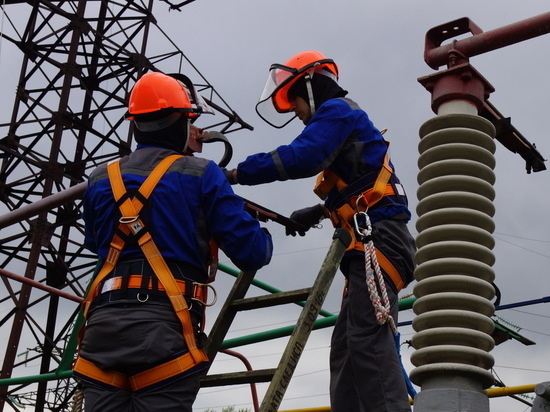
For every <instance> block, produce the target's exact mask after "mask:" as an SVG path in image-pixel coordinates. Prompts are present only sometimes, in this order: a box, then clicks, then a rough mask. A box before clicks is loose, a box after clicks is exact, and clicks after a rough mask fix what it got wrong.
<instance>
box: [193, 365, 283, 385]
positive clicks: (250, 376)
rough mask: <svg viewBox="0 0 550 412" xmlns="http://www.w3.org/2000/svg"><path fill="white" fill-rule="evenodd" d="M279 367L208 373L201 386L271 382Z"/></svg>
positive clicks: (202, 379)
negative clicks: (216, 373)
mask: <svg viewBox="0 0 550 412" xmlns="http://www.w3.org/2000/svg"><path fill="white" fill-rule="evenodd" d="M276 371H277V368H273V369H259V370H255V371H246V372H233V373H223V374H218V375H207V376H203V377H202V378H201V387H203V388H208V387H212V386H223V385H240V384H243V383H258V382H269V381H271V379H272V378H273V375H275V372H276Z"/></svg>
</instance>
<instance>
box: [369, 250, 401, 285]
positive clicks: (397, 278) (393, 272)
mask: <svg viewBox="0 0 550 412" xmlns="http://www.w3.org/2000/svg"><path fill="white" fill-rule="evenodd" d="M375 251H376V259H377V260H378V264H379V265H380V267H381V268H382V270H383V271H384V272H386V274H387V275H388V276H389V277H390V279H391V280H392V282H393V284H394V286H395V288H396V289H397V291H398V292H399V291H400V290H401V289H403V286H405V282H403V279H402V278H401V275H400V274H399V272H398V271H397V269H396V268H395V266H394V265H393V264H392V263H391V262H390V261H389V259H388V258H387V257H386V255H384V254H383V253H382V252H381V251H380V250H378V248H375Z"/></svg>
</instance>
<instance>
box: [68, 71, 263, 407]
mask: <svg viewBox="0 0 550 412" xmlns="http://www.w3.org/2000/svg"><path fill="white" fill-rule="evenodd" d="M201 100H202V99H201V98H200V96H199V95H197V94H196V93H195V90H194V87H193V84H192V83H191V81H190V80H189V79H188V78H187V77H185V76H183V75H181V74H177V75H166V74H163V73H159V72H150V73H146V74H144V75H143V76H142V77H141V78H140V79H139V80H138V81H137V82H136V84H135V85H134V87H133V89H132V91H131V93H130V98H129V105H128V112H127V114H126V117H127V119H129V120H131V121H132V122H133V126H134V135H135V139H136V141H137V148H136V150H134V151H133V152H132V153H130V154H129V155H127V156H124V157H122V158H121V159H119V160H117V161H114V162H110V163H109V164H106V165H101V166H99V167H98V168H97V169H95V170H94V171H93V172H92V174H91V176H90V178H89V181H88V186H87V189H86V193H85V196H84V210H83V218H84V223H85V246H86V247H87V248H88V249H89V250H90V251H92V252H93V253H96V254H97V255H98V258H99V265H98V270H97V272H96V273H95V274H94V278H93V280H92V284H91V285H90V287H89V289H88V293H87V295H86V298H85V301H84V305H83V312H84V315H85V317H86V324H85V328H84V330H83V331H82V332H83V338H82V340H81V342H80V345H79V346H80V348H79V356H78V358H77V360H76V362H75V365H74V367H73V369H74V375H75V377H77V378H78V379H79V380H80V381H81V382H82V385H83V387H84V395H85V397H84V406H85V410H86V411H87V412H93V411H100V412H111V411H112V412H120V411H133V412H150V411H159V410H163V411H181V412H191V411H192V404H193V402H194V400H195V398H196V395H197V392H198V390H199V379H200V372H201V371H205V370H206V368H208V366H209V360H208V357H207V356H206V353H205V352H204V348H203V346H204V343H205V340H206V336H205V334H204V333H203V329H204V311H205V308H206V306H207V305H208V304H209V303H212V301H213V299H214V296H212V290H211V289H212V288H211V285H210V284H209V282H210V281H211V280H212V279H211V276H212V275H213V273H212V272H211V270H210V269H211V268H212V264H214V265H215V264H216V261H215V257H216V254H215V250H216V249H217V246H219V248H220V249H222V250H223V252H224V253H225V254H226V256H227V257H228V258H229V259H231V261H232V262H233V263H234V264H235V265H236V266H237V267H239V268H240V269H241V270H246V271H249V270H257V269H259V268H261V267H262V266H264V265H266V264H268V263H269V261H270V259H271V255H272V248H273V245H272V241H271V236H270V235H269V233H268V232H267V231H265V230H262V228H261V227H260V225H259V223H258V221H257V220H255V219H253V218H252V216H250V214H249V213H248V212H246V211H245V209H244V202H243V200H242V199H241V198H240V197H238V196H237V195H235V193H234V192H233V190H232V188H231V186H230V185H229V183H228V182H227V179H226V178H225V176H224V174H223V172H222V170H221V169H220V168H219V167H218V165H217V164H216V163H214V162H213V161H210V160H207V159H201V158H199V157H195V156H190V155H188V154H189V152H188V150H187V146H188V143H189V139H190V138H193V136H195V135H196V134H197V133H199V132H200V131H199V130H198V128H195V127H193V126H192V125H191V122H192V121H194V120H196V119H197V117H198V116H200V115H201V113H203V112H204V111H205V109H204V105H203V104H202V103H201ZM195 137H196V136H195ZM215 245H216V246H215ZM208 291H209V293H210V294H211V295H210V298H208V297H207V292H208Z"/></svg>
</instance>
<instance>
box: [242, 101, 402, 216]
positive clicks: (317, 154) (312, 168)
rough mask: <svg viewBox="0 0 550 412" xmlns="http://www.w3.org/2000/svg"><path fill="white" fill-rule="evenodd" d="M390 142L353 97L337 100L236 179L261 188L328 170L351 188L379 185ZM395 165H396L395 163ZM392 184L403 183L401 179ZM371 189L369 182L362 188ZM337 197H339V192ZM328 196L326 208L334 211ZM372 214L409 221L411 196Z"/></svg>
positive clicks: (252, 159) (392, 199)
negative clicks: (359, 183)
mask: <svg viewBox="0 0 550 412" xmlns="http://www.w3.org/2000/svg"><path fill="white" fill-rule="evenodd" d="M386 151H387V144H386V142H385V140H384V138H383V136H382V134H381V133H380V131H379V130H378V129H377V128H375V127H374V125H373V123H372V122H371V120H370V119H369V117H368V115H367V113H365V111H363V110H361V108H360V107H359V106H358V105H357V104H356V103H355V102H354V101H352V100H351V99H348V98H334V99H329V100H327V101H325V102H324V103H323V104H321V105H320V106H319V108H318V109H317V111H316V112H315V114H314V115H313V117H312V118H311V120H310V122H309V123H308V124H307V126H306V127H305V128H304V130H303V131H302V133H301V134H300V135H299V136H298V137H296V138H295V139H294V140H293V141H292V142H291V143H290V144H288V145H283V146H279V147H278V148H276V149H275V150H273V151H272V152H269V153H258V154H255V155H251V156H249V157H248V158H247V159H246V160H245V161H243V162H241V163H239V165H238V167H237V180H238V182H239V183H240V184H243V185H257V184H262V183H268V182H273V181H276V180H287V179H300V178H305V177H311V176H314V175H316V174H318V173H320V172H322V171H323V170H325V169H328V170H330V171H331V172H333V173H335V174H336V175H337V176H339V177H340V178H341V179H342V180H343V181H344V182H345V183H346V184H348V185H351V184H353V183H354V182H356V181H358V180H360V179H363V180H364V181H368V180H369V176H370V177H372V179H371V184H372V183H374V181H375V179H376V176H377V175H378V172H379V170H380V168H381V167H382V165H383V162H384V156H385V154H386ZM392 167H393V165H392ZM391 182H392V183H394V184H399V180H398V178H397V176H396V175H395V173H394V175H393V176H392V181H391ZM367 188H368V183H367V184H366V185H365V187H364V188H361V190H365V189H367ZM334 195H335V194H334ZM334 195H329V197H328V198H327V199H326V201H325V205H326V206H328V208H329V210H333V209H334V208H333V207H331V202H332V200H333V196H334ZM387 198H388V199H385V201H384V202H380V204H377V205H376V207H375V208H373V209H372V210H370V209H369V216H370V218H371V220H372V221H373V222H376V221H378V220H382V219H386V218H391V217H393V216H396V215H399V216H400V217H401V216H405V217H406V220H408V219H410V216H411V214H410V211H409V209H408V206H407V198H406V196H387Z"/></svg>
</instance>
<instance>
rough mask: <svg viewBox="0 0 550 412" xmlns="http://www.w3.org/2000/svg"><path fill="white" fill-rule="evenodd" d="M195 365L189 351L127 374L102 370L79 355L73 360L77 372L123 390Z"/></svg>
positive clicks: (136, 389) (148, 382)
mask: <svg viewBox="0 0 550 412" xmlns="http://www.w3.org/2000/svg"><path fill="white" fill-rule="evenodd" d="M195 365H196V363H195V362H194V359H193V358H192V357H191V356H189V353H186V354H184V355H181V356H178V357H177V358H175V359H172V360H170V361H168V362H165V363H163V364H161V365H158V366H155V367H153V368H151V369H147V370H146V371H143V372H140V373H137V374H135V375H132V376H127V375H125V374H123V373H120V372H117V371H112V370H109V371H104V370H103V369H101V368H99V367H97V366H96V365H95V364H94V363H93V362H90V361H89V360H87V359H84V358H83V357H81V356H79V357H78V358H77V360H76V362H75V365H74V369H75V371H77V372H78V373H79V374H81V375H84V376H86V377H87V378H91V379H93V380H94V381H97V382H101V383H104V384H106V385H109V386H114V387H115V388H119V389H123V390H125V391H138V390H140V389H143V388H146V387H147V386H150V385H154V384H156V383H158V382H162V381H164V380H166V379H169V378H171V377H173V376H176V375H178V374H179V373H182V372H184V371H187V370H189V369H191V368H192V367H193V366H195Z"/></svg>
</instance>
